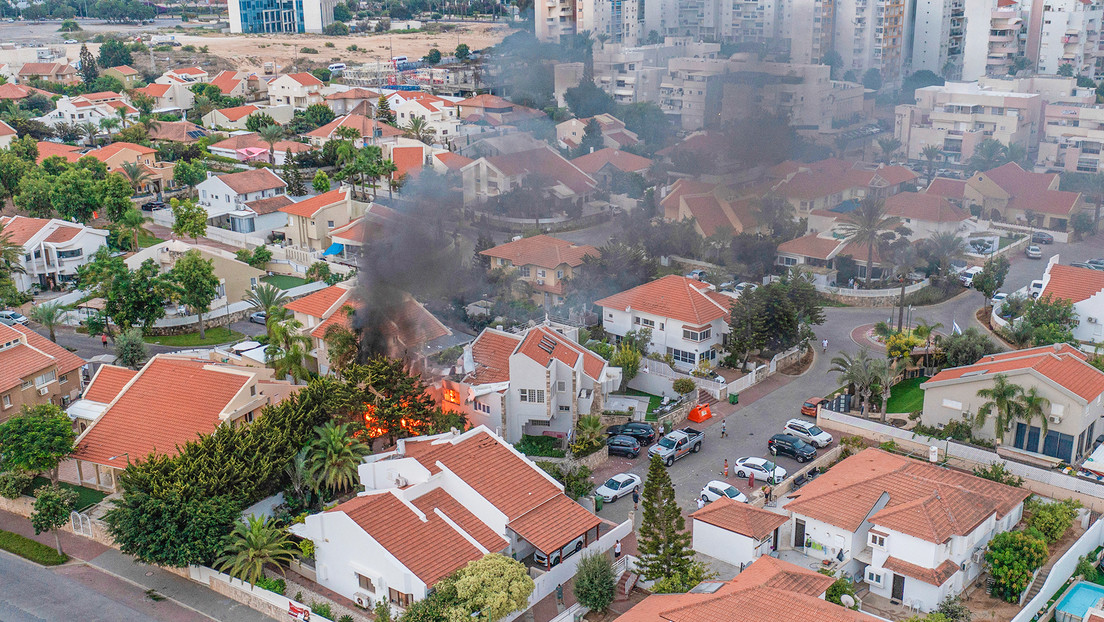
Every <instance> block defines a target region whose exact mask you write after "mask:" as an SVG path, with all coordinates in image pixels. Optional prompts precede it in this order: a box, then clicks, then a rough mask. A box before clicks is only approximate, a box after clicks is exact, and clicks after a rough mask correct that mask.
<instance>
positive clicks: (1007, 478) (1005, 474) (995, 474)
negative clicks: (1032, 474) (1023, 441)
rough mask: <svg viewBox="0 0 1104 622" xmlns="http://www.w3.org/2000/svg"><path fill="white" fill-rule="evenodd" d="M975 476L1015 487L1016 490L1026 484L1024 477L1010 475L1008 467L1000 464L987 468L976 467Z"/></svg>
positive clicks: (993, 464)
mask: <svg viewBox="0 0 1104 622" xmlns="http://www.w3.org/2000/svg"><path fill="white" fill-rule="evenodd" d="M974 475H977V476H978V477H980V478H982V479H987V480H989V481H993V482H998V483H1001V484H1007V485H1009V486H1015V487H1016V488H1019V487H1020V486H1023V482H1024V479H1023V478H1022V477H1019V476H1016V475H1013V474H1012V473H1010V472H1009V471H1008V469H1007V467H1005V466H1004V464H1002V463H1000V462H994V463H992V464H990V465H989V466H985V467H980V466H979V467H974Z"/></svg>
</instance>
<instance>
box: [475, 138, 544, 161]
mask: <svg viewBox="0 0 1104 622" xmlns="http://www.w3.org/2000/svg"><path fill="white" fill-rule="evenodd" d="M547 145H548V143H546V142H544V141H542V140H538V139H536V138H533V136H532V134H530V133H529V132H502V131H499V132H494V135H492V136H486V137H484V138H477V139H475V140H472V139H471V137H466V138H465V140H464V144H463V145H461V146H460V154H461V155H463V156H464V157H468V158H473V159H474V158H489V157H491V156H503V155H510V154H513V153H521V152H523V151H532V150H534V149H541V148H543V147H545V146H547Z"/></svg>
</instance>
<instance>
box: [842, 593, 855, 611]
mask: <svg viewBox="0 0 1104 622" xmlns="http://www.w3.org/2000/svg"><path fill="white" fill-rule="evenodd" d="M840 604H841V605H843V606H844V607H847V608H848V609H850V608H852V607H854V606H855V599H854V598H853V597H852V596H851V595H850V594H840Z"/></svg>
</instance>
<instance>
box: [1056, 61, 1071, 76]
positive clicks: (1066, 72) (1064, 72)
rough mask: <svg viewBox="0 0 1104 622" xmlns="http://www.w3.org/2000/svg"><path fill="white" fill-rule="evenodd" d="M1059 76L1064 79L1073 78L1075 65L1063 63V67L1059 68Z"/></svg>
mask: <svg viewBox="0 0 1104 622" xmlns="http://www.w3.org/2000/svg"><path fill="white" fill-rule="evenodd" d="M1058 75H1060V76H1062V77H1064V78H1072V77H1073V65H1072V64H1071V63H1062V65H1061V66H1060V67H1058Z"/></svg>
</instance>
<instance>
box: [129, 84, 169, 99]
mask: <svg viewBox="0 0 1104 622" xmlns="http://www.w3.org/2000/svg"><path fill="white" fill-rule="evenodd" d="M170 86H172V85H171V84H157V83H154V84H148V85H146V86H143V87H141V88H137V89H134V90H135V91H138V92H140V93H145V94H146V95H149V96H150V97H153V98H157V97H164V96H165V93H167V92H168V91H169V87H170Z"/></svg>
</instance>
